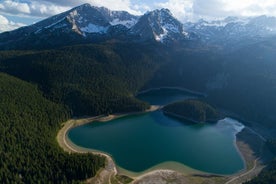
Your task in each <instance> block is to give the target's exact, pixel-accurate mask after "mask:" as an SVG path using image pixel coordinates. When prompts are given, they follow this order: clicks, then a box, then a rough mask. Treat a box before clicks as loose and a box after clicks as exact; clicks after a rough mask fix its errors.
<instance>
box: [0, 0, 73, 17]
mask: <svg viewBox="0 0 276 184" xmlns="http://www.w3.org/2000/svg"><path fill="white" fill-rule="evenodd" d="M69 8H70V7H68V6H57V5H55V4H52V3H47V2H39V1H32V2H28V3H27V2H18V1H13V0H4V1H3V2H1V3H0V11H1V12H2V13H6V14H9V15H15V16H18V15H23V16H36V17H47V16H51V15H55V14H58V13H61V12H63V11H66V10H68V9H69Z"/></svg>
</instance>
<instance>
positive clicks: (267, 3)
mask: <svg viewBox="0 0 276 184" xmlns="http://www.w3.org/2000/svg"><path fill="white" fill-rule="evenodd" d="M84 3H90V4H91V5H94V6H104V7H107V8H109V9H111V10H126V11H128V12H129V13H132V14H136V15H141V14H143V13H145V12H147V11H150V10H154V9H160V8H168V9H170V11H171V12H172V13H173V15H174V16H175V17H176V18H178V19H179V20H180V21H182V22H185V21H196V20H198V19H200V18H204V19H208V20H211V19H222V18H225V17H227V16H258V15H267V16H276V0H0V32H4V31H9V30H13V29H16V28H18V27H21V26H25V25H30V24H33V23H35V22H38V21H40V20H43V19H45V18H47V17H49V16H52V15H56V14H58V13H61V12H64V11H66V10H69V9H71V8H73V7H75V6H79V5H81V4H84Z"/></svg>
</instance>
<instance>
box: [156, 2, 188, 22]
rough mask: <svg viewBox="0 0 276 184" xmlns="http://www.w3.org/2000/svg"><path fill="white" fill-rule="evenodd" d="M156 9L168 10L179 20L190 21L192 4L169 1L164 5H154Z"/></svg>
mask: <svg viewBox="0 0 276 184" xmlns="http://www.w3.org/2000/svg"><path fill="white" fill-rule="evenodd" d="M155 6H156V7H157V8H168V9H169V10H170V11H171V12H172V14H173V15H174V16H176V17H177V18H178V19H179V20H181V21H185V20H187V19H190V18H191V17H192V14H193V2H192V1H191V0H169V1H167V2H164V3H155Z"/></svg>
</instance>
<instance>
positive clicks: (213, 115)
mask: <svg viewBox="0 0 276 184" xmlns="http://www.w3.org/2000/svg"><path fill="white" fill-rule="evenodd" d="M162 110H163V113H164V114H165V115H167V116H172V117H174V118H178V119H180V120H184V121H188V122H192V123H203V122H216V121H218V120H219V118H220V116H219V112H218V111H217V110H216V109H215V108H214V107H212V106H211V105H209V104H207V103H205V102H203V101H199V100H184V101H179V102H175V103H172V104H169V105H166V106H164V107H163V109H162Z"/></svg>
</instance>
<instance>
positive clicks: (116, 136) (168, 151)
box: [68, 94, 244, 174]
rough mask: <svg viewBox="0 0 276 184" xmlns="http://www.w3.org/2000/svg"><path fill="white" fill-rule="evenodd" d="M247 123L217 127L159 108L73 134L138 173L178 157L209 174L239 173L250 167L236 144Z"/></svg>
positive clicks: (230, 122)
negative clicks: (182, 119) (171, 115)
mask: <svg viewBox="0 0 276 184" xmlns="http://www.w3.org/2000/svg"><path fill="white" fill-rule="evenodd" d="M178 95H179V94H178ZM154 96H155V97H156V95H154ZM160 96H162V95H160ZM180 96H181V95H180ZM184 97H185V96H184ZM147 98H148V96H147ZM161 98H162V99H163V98H164V97H161ZM181 98H182V97H181ZM241 127H242V125H241V124H240V123H238V122H236V121H235V120H232V119H229V118H226V119H224V120H222V121H219V122H218V123H217V124H213V125H186V124H185V123H183V122H179V121H177V120H175V119H171V118H169V117H166V116H164V115H163V114H162V112H161V111H155V112H151V113H146V114H142V115H132V116H127V117H124V118H119V119H116V120H112V121H110V122H107V123H100V122H93V123H91V124H86V125H83V126H79V127H76V128H74V129H72V130H70V131H69V132H68V137H69V138H70V140H71V141H72V142H73V143H75V144H76V145H78V146H81V147H85V148H92V149H96V150H101V151H103V152H106V153H109V154H110V155H112V157H113V158H114V160H115V162H116V164H117V165H119V166H120V167H122V168H124V169H127V170H130V171H133V172H141V171H144V170H146V169H149V168H150V167H152V166H155V165H157V164H160V163H163V162H166V161H175V162H179V163H182V164H184V165H187V166H189V167H192V168H194V169H197V170H201V171H205V172H210V173H216V174H233V173H236V172H238V171H240V170H242V169H243V168H244V163H243V160H242V158H241V156H240V155H239V153H238V151H237V149H236V148H235V146H234V144H233V142H234V141H235V133H237V132H238V130H239V129H240V128H241Z"/></svg>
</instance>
